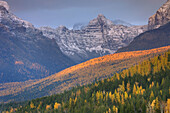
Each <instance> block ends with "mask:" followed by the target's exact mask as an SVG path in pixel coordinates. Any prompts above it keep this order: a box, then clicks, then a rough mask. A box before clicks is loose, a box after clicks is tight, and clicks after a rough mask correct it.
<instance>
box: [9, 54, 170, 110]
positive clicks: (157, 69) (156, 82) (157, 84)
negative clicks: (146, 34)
mask: <svg viewBox="0 0 170 113" xmlns="http://www.w3.org/2000/svg"><path fill="white" fill-rule="evenodd" d="M169 81H170V51H168V52H166V53H164V54H162V55H158V56H155V57H154V58H152V59H148V60H145V61H143V62H141V63H140V64H138V65H135V66H132V67H130V68H129V69H125V70H123V71H122V72H120V73H116V74H114V76H113V77H111V78H107V79H103V80H101V81H97V82H95V83H93V84H90V85H86V86H82V87H75V88H73V89H72V90H70V91H65V92H64V93H62V94H57V95H52V96H49V97H43V98H38V99H35V100H32V101H29V102H27V103H26V105H24V106H22V107H21V106H20V107H18V108H16V109H13V108H10V109H11V111H16V112H19V113H20V112H56V113H57V112H63V113H64V112H67V113H118V112H119V113H130V112H131V113H135V112H136V113H146V112H147V113H153V112H154V113H160V112H162V113H163V112H166V113H169V111H170V82H169Z"/></svg>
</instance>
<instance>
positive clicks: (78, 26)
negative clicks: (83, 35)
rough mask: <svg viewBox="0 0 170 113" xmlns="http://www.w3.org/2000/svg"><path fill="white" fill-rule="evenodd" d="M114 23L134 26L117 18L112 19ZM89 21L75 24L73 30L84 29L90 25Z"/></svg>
mask: <svg viewBox="0 0 170 113" xmlns="http://www.w3.org/2000/svg"><path fill="white" fill-rule="evenodd" d="M112 22H113V24H114V25H124V26H128V27H131V26H134V25H132V24H130V23H128V22H126V21H123V20H120V19H116V20H113V21H112ZM88 23H89V22H79V23H76V24H74V25H73V30H82V29H84V28H85V27H86V26H88Z"/></svg>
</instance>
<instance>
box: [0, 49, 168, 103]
mask: <svg viewBox="0 0 170 113" xmlns="http://www.w3.org/2000/svg"><path fill="white" fill-rule="evenodd" d="M168 49H170V46H166V47H162V48H157V49H152V50H144V51H134V52H123V53H115V54H112V55H106V56H103V57H99V58H95V59H92V60H89V61H87V62H84V63H81V64H78V65H76V66H73V67H70V68H68V69H65V70H63V71H61V72H59V73H56V74H54V75H51V76H49V77H47V78H44V79H40V80H35V81H31V80H30V81H26V82H18V83H7V84H0V96H1V98H2V100H3V101H5V102H6V101H14V100H27V99H33V98H37V97H42V96H46V95H51V94H55V93H60V92H63V91H64V90H68V89H70V88H72V87H74V86H76V85H86V84H89V83H92V82H94V81H96V80H100V79H103V78H107V77H111V76H113V75H114V74H115V73H116V72H119V71H121V70H123V69H126V68H129V67H131V66H133V65H135V64H138V63H139V62H142V61H143V60H146V59H148V58H152V57H153V56H155V55H158V54H161V53H163V52H165V51H167V50H168Z"/></svg>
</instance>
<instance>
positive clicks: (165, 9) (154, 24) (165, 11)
mask: <svg viewBox="0 0 170 113" xmlns="http://www.w3.org/2000/svg"><path fill="white" fill-rule="evenodd" d="M168 22H170V0H168V1H167V2H166V3H165V4H164V5H163V6H162V7H160V8H159V10H158V11H157V12H156V14H154V15H153V16H151V17H150V18H149V22H148V29H149V30H151V29H156V28H159V27H160V26H162V25H165V24H167V23H168Z"/></svg>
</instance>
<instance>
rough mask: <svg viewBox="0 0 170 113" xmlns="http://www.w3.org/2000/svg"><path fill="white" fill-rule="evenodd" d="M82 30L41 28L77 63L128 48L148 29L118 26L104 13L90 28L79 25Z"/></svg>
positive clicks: (92, 21)
mask: <svg viewBox="0 0 170 113" xmlns="http://www.w3.org/2000/svg"><path fill="white" fill-rule="evenodd" d="M79 25H80V26H78V27H77V28H80V27H81V28H82V27H83V29H80V30H69V29H67V28H66V27H65V26H60V27H58V28H57V29H52V28H49V27H41V28H40V30H41V31H42V32H43V35H44V36H46V37H49V38H50V39H55V40H56V42H57V44H58V45H59V47H60V49H61V51H62V52H63V53H64V54H65V55H67V56H68V57H70V58H71V59H72V60H74V61H75V62H77V63H80V62H83V61H86V60H89V59H92V58H96V57H99V56H103V55H107V54H112V53H114V52H115V51H117V49H119V48H121V47H124V46H127V45H128V44H129V43H130V42H131V41H132V40H133V38H134V37H136V36H137V35H139V34H141V33H143V32H144V31H146V30H147V26H131V27H128V26H124V25H115V24H114V23H113V22H112V21H111V20H109V19H107V18H106V17H105V16H104V15H102V14H100V15H98V17H97V18H95V19H93V20H91V21H90V22H89V23H88V25H87V26H81V25H83V24H79Z"/></svg>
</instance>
